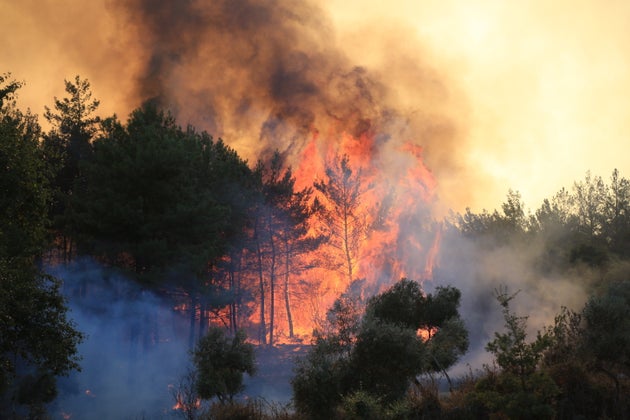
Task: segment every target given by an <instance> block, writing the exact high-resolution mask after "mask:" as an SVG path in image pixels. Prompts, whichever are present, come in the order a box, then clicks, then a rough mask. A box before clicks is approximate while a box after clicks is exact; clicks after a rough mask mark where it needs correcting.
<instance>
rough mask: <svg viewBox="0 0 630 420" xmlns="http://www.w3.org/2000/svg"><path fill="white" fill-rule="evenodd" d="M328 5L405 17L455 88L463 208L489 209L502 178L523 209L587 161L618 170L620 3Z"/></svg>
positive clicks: (625, 67)
mask: <svg viewBox="0 0 630 420" xmlns="http://www.w3.org/2000/svg"><path fill="white" fill-rule="evenodd" d="M330 3H331V7H332V9H333V10H343V13H338V14H336V16H337V19H339V21H343V22H344V24H343V25H342V26H343V27H345V28H353V27H355V28H357V26H359V25H360V23H361V21H363V19H365V16H379V20H381V21H386V20H390V19H391V20H396V21H401V22H405V24H406V25H408V26H409V28H412V30H413V31H414V32H415V33H416V35H417V37H418V38H419V40H420V43H421V44H422V45H423V46H424V47H425V48H427V49H428V53H429V54H430V56H431V58H432V60H433V63H434V65H435V66H436V67H438V68H439V69H440V70H441V71H446V72H448V75H449V78H450V80H451V82H453V88H454V89H457V91H458V93H457V94H460V93H463V94H464V100H465V101H466V103H467V105H468V116H467V118H468V119H467V125H466V129H467V132H466V142H465V143H464V148H465V150H462V151H460V153H461V157H462V159H463V163H462V164H463V165H465V166H467V167H468V168H470V169H471V170H473V172H474V173H475V179H477V180H478V181H479V182H480V183H481V184H482V185H484V187H483V188H481V189H478V190H476V193H475V196H474V197H472V198H473V199H472V200H471V202H470V203H468V204H469V205H471V206H472V207H478V208H479V207H488V208H495V206H496V205H497V204H498V203H500V202H501V200H503V198H504V197H505V193H506V192H507V190H508V188H512V189H515V190H518V191H520V192H521V194H522V196H523V199H524V200H525V202H526V205H527V206H528V207H530V208H533V209H535V208H537V207H538V206H539V204H540V202H541V201H542V199H543V198H548V197H550V196H551V195H552V194H554V193H555V192H556V191H558V190H559V189H560V188H561V187H563V186H564V187H569V188H570V187H571V185H572V183H573V181H576V180H579V179H582V178H583V177H584V175H585V172H586V171H587V170H591V171H592V172H593V173H594V174H598V175H601V176H602V177H603V178H604V179H605V180H607V179H608V178H609V176H610V174H611V172H612V170H613V169H614V168H618V169H619V170H620V171H621V173H622V175H624V176H626V177H628V176H630V173H629V172H630V165H629V164H630V25H629V24H628V23H629V22H630V2H627V1H606V2H599V1H584V0H579V1H566V0H554V1H545V0H542V1H504V0H483V1H475V2H464V1H456V0H439V1H429V0H399V1H389V2H378V1H375V2H365V1H361V0H330ZM368 3H369V4H368ZM381 4H387V7H386V8H385V7H382V6H379V5H381ZM357 29H360V28H357ZM361 30H362V29H361ZM460 182H461V183H460V185H461V187H462V188H471V189H475V186H474V185H470V184H469V183H468V182H467V180H466V179H461V180H460Z"/></svg>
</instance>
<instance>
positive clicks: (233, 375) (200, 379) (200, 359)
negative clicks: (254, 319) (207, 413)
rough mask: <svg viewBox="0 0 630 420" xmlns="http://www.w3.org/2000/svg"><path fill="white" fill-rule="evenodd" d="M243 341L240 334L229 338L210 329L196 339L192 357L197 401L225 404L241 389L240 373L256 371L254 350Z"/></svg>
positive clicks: (241, 333) (242, 335)
mask: <svg viewBox="0 0 630 420" xmlns="http://www.w3.org/2000/svg"><path fill="white" fill-rule="evenodd" d="M245 339H246V337H245V333H244V332H243V331H238V332H237V333H236V334H235V335H234V337H232V338H230V337H227V336H226V335H225V333H224V332H223V330H222V329H221V328H217V327H213V328H210V330H209V331H208V332H207V334H206V335H205V336H204V337H202V338H201V340H199V342H198V343H197V346H196V347H195V350H194V352H193V356H192V357H193V363H194V366H195V369H196V371H197V393H198V395H199V397H200V398H202V399H207V400H209V399H212V398H215V397H216V398H217V399H218V400H219V401H220V402H221V403H225V402H228V401H232V399H233V397H234V396H235V395H237V394H238V393H240V392H241V391H242V390H243V374H244V373H247V374H248V375H253V374H254V373H255V371H256V367H255V356H254V347H253V346H252V345H251V344H249V343H246V342H245Z"/></svg>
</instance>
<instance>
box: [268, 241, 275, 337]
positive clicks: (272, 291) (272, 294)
mask: <svg viewBox="0 0 630 420" xmlns="http://www.w3.org/2000/svg"><path fill="white" fill-rule="evenodd" d="M275 307H276V247H275V244H274V241H273V237H271V268H270V273H269V345H270V346H273V330H274V321H275V313H276V311H275V309H276V308H275Z"/></svg>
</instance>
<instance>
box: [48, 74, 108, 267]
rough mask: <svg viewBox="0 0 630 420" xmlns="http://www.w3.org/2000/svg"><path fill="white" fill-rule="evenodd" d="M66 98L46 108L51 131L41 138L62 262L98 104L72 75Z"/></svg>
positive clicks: (83, 81)
mask: <svg viewBox="0 0 630 420" xmlns="http://www.w3.org/2000/svg"><path fill="white" fill-rule="evenodd" d="M64 82H65V90H66V93H67V95H68V96H67V97H64V98H61V99H58V98H57V97H55V104H54V109H51V108H49V107H46V112H45V113H44V117H45V118H46V119H47V120H48V122H49V123H50V124H51V126H52V129H51V130H50V132H49V133H47V134H46V135H45V136H44V140H43V149H44V151H45V155H46V159H47V162H48V164H49V166H50V168H51V171H52V174H53V175H52V176H53V179H52V185H53V190H54V200H53V205H52V207H51V217H52V220H53V226H54V228H55V229H56V231H57V234H58V235H59V236H60V237H61V240H62V243H61V246H62V251H63V256H64V259H65V260H68V259H69V258H70V257H71V255H72V254H73V252H74V251H75V250H74V247H73V245H74V244H73V240H74V236H75V234H76V232H75V226H74V211H73V208H72V200H71V198H72V195H73V193H76V189H77V188H85V179H84V175H83V173H82V168H81V167H82V165H83V162H85V161H86V160H88V159H90V157H91V155H92V145H91V142H92V140H93V139H94V136H95V134H96V132H97V129H98V126H99V123H100V118H99V117H96V116H93V114H94V112H95V111H96V110H97V109H98V106H99V104H100V102H99V101H98V100H96V99H92V92H91V90H90V83H89V82H88V81H87V79H81V78H80V77H79V76H76V77H75V79H74V81H70V80H65V81H64Z"/></svg>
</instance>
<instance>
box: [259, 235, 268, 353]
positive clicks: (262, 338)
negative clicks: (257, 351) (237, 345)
mask: <svg viewBox="0 0 630 420" xmlns="http://www.w3.org/2000/svg"><path fill="white" fill-rule="evenodd" d="M256 253H257V257H258V286H259V291H260V327H259V330H258V331H259V332H258V341H259V342H260V343H261V344H267V330H266V321H265V280H264V275H263V258H262V250H261V249H260V241H259V240H257V241H256Z"/></svg>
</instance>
